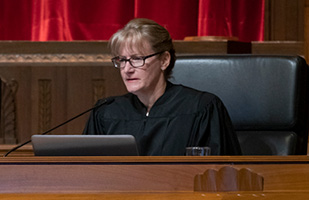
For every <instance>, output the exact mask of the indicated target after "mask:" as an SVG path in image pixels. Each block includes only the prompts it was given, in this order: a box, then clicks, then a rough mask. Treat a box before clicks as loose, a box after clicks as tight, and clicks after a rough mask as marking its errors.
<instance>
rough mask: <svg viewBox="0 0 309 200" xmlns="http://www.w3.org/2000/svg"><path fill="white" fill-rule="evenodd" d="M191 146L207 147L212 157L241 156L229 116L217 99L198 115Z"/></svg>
mask: <svg viewBox="0 0 309 200" xmlns="http://www.w3.org/2000/svg"><path fill="white" fill-rule="evenodd" d="M196 123H197V124H196V127H197V128H196V129H197V130H196V132H195V134H194V135H193V136H191V138H192V139H191V144H190V145H191V146H209V147H210V148H211V154H212V155H241V148H240V145H239V142H238V138H237V135H236V133H235V131H234V128H233V124H232V122H231V119H230V117H229V114H228V112H227V110H226V108H225V106H224V104H223V103H222V101H221V100H220V99H219V98H217V97H216V98H214V100H212V101H211V103H209V104H208V105H206V106H205V108H204V109H203V110H202V112H201V113H199V116H198V117H197V120H196Z"/></svg>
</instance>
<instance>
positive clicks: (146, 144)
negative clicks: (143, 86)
mask: <svg viewBox="0 0 309 200" xmlns="http://www.w3.org/2000/svg"><path fill="white" fill-rule="evenodd" d="M146 111H147V109H146V107H145V106H144V105H143V104H142V103H141V102H140V101H139V99H138V98H137V96H136V95H133V94H131V93H128V94H126V95H123V96H117V97H114V101H113V102H112V103H110V104H108V105H103V106H101V107H99V108H98V109H96V110H93V111H92V113H91V115H90V117H89V120H88V122H87V124H86V127H85V130H84V134H89V135H93V134H107V135H116V134H117V135H119V134H129V135H133V136H134V137H135V139H136V141H137V145H138V148H139V152H140V155H147V156H175V155H179V156H183V155H185V148H186V147H188V146H209V147H211V154H212V155H240V154H241V150H240V146H239V143H238V140H237V136H236V135H235V132H234V130H233V126H232V123H231V120H230V117H229V115H228V112H227V110H226V108H225V106H224V105H223V103H222V102H221V100H220V99H219V98H218V97H217V96H215V95H213V94H211V93H207V92H201V91H197V90H194V89H192V88H188V87H185V86H182V85H174V84H172V83H170V82H168V84H167V87H166V91H165V93H164V94H163V95H162V96H161V97H160V98H159V99H158V100H157V101H156V102H155V104H154V105H153V107H152V108H151V110H150V112H149V115H148V116H146Z"/></svg>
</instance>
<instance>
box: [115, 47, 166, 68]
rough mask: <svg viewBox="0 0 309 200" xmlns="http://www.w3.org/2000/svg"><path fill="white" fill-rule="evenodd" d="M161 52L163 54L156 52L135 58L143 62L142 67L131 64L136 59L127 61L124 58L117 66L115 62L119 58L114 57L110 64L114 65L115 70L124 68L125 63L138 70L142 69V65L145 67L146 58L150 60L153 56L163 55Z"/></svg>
mask: <svg viewBox="0 0 309 200" xmlns="http://www.w3.org/2000/svg"><path fill="white" fill-rule="evenodd" d="M163 52H165V51H160V52H157V53H153V54H150V55H147V56H139V57H136V58H138V59H139V60H143V64H142V65H140V66H134V65H133V64H132V60H134V59H136V58H134V57H133V58H132V57H131V58H128V59H126V58H123V59H121V62H119V65H118V64H117V62H116V60H117V59H118V60H119V58H120V57H119V56H116V57H114V58H112V62H113V64H114V67H116V68H118V69H119V68H123V67H124V66H125V64H126V63H127V62H129V63H130V65H131V66H132V67H134V68H140V67H143V66H144V65H145V60H146V59H147V58H150V57H153V56H155V55H158V54H161V53H163ZM123 62H124V65H123V67H121V66H120V65H121V63H123Z"/></svg>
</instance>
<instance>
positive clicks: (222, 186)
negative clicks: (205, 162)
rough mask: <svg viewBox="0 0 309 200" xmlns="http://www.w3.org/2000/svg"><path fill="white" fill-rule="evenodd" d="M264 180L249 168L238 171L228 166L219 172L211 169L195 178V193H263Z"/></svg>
mask: <svg viewBox="0 0 309 200" xmlns="http://www.w3.org/2000/svg"><path fill="white" fill-rule="evenodd" d="M263 185H264V178H263V177H262V176H260V175H258V174H257V173H254V172H252V171H251V170H249V169H247V168H242V169H240V170H237V169H235V168H233V167H230V166H226V167H222V168H221V169H219V171H216V170H213V169H209V170H206V171H205V172H204V174H198V175H196V176H195V177H194V191H203V192H227V191H262V190H263Z"/></svg>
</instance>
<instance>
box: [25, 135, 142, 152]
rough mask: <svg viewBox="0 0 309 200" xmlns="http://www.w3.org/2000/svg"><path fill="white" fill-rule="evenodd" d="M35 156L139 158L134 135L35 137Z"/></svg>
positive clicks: (33, 142) (33, 139) (33, 137)
mask: <svg viewBox="0 0 309 200" xmlns="http://www.w3.org/2000/svg"><path fill="white" fill-rule="evenodd" d="M31 141H32V146H33V151H34V155H35V156H138V155H139V153H138V149H137V145H136V141H135V138H134V136H132V135H33V136H32V137H31Z"/></svg>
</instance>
